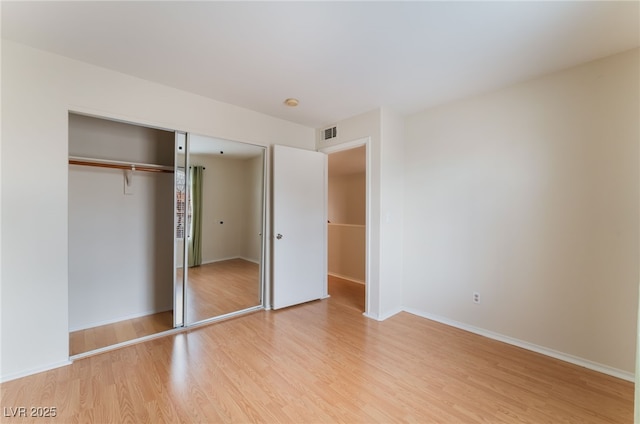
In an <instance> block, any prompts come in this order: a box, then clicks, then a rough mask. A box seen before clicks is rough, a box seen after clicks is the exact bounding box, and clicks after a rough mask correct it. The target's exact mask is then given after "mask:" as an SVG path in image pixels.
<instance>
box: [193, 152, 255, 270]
mask: <svg viewBox="0 0 640 424" xmlns="http://www.w3.org/2000/svg"><path fill="white" fill-rule="evenodd" d="M190 163H191V164H192V165H200V166H204V167H205V170H204V176H203V194H202V215H203V219H202V263H203V264H206V263H210V262H216V261H221V260H227V259H233V258H244V259H248V260H251V261H254V262H258V260H259V259H260V251H259V247H260V236H259V234H260V232H261V231H262V230H261V228H260V224H261V222H262V221H261V217H262V215H261V211H262V208H261V204H259V199H261V196H262V158H255V159H236V158H231V157H225V156H219V155H203V154H196V155H194V154H192V155H190ZM258 168H259V169H258ZM220 222H222V224H221V223H220Z"/></svg>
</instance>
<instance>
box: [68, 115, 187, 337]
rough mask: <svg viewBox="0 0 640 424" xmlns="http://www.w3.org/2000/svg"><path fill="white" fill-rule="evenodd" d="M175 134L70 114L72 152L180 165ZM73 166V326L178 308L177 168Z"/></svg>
mask: <svg viewBox="0 0 640 424" xmlns="http://www.w3.org/2000/svg"><path fill="white" fill-rule="evenodd" d="M174 140H175V137H174V133H173V132H170V131H162V130H157V129H151V128H145V127H141V126H136V125H132V124H125V123H120V122H114V121H108V120H103V119H98V118H93V117H88V116H82V115H77V114H69V156H70V157H76V156H78V157H85V158H93V159H103V160H116V161H123V162H131V163H138V164H156V165H164V166H170V167H173V165H174ZM125 174H126V172H125V171H124V170H119V169H108V168H99V167H93V166H78V165H69V331H76V330H81V329H86V328H91V327H95V326H99V325H104V324H109V323H113V322H118V321H122V320H126V319H131V318H135V317H140V316H145V315H150V314H153V313H157V312H162V311H168V310H171V309H173V281H172V275H173V269H172V266H173V240H174V224H173V222H174V221H173V220H174V218H173V193H174V191H173V189H174V188H173V187H174V180H173V179H174V174H173V173H160V172H141V171H133V173H132V176H131V179H130V181H129V189H128V192H129V193H128V194H125V185H126V181H125Z"/></svg>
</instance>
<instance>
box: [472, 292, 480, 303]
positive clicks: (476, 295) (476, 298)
mask: <svg viewBox="0 0 640 424" xmlns="http://www.w3.org/2000/svg"><path fill="white" fill-rule="evenodd" d="M473 303H480V293H478V292H473Z"/></svg>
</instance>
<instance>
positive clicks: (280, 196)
mask: <svg viewBox="0 0 640 424" xmlns="http://www.w3.org/2000/svg"><path fill="white" fill-rule="evenodd" d="M273 164H274V170H273V235H274V237H275V238H274V241H273V308H274V309H278V308H284V307H287V306H292V305H296V304H299V303H303V302H308V301H310V300H315V299H320V298H323V297H325V295H326V278H327V277H326V275H327V261H326V252H327V247H326V228H327V219H326V181H327V179H326V169H327V158H326V155H325V154H324V153H318V152H314V151H310V150H302V149H295V148H292V147H285V146H274V158H273Z"/></svg>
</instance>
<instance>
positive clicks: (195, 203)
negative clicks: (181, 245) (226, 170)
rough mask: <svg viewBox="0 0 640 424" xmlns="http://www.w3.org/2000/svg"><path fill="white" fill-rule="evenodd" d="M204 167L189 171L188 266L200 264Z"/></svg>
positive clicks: (193, 168) (191, 168)
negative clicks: (189, 221)
mask: <svg viewBox="0 0 640 424" xmlns="http://www.w3.org/2000/svg"><path fill="white" fill-rule="evenodd" d="M203 170H204V167H202V166H192V167H190V169H189V181H190V185H191V226H190V232H189V266H190V267H192V266H198V265H200V264H201V263H202V175H203Z"/></svg>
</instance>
